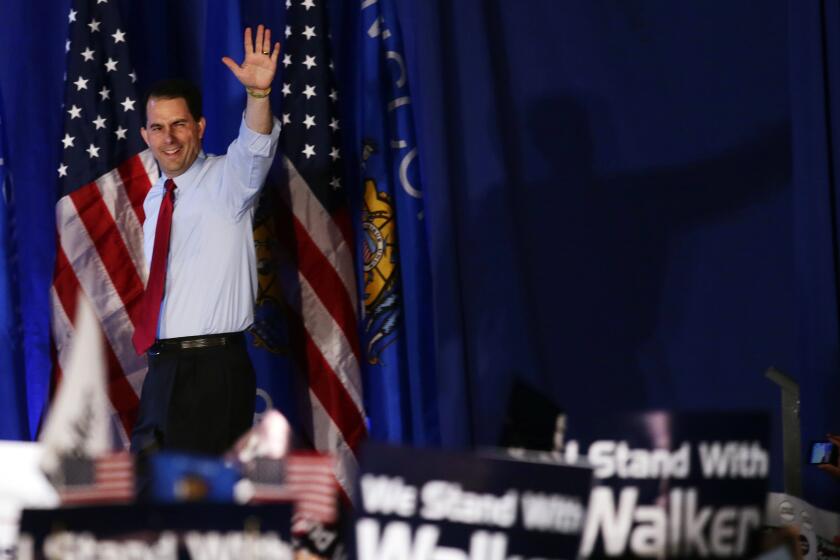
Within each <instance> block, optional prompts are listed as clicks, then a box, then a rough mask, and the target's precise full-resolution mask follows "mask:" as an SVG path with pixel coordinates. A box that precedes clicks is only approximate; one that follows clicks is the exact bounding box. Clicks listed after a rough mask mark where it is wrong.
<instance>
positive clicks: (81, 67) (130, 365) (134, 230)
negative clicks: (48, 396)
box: [51, 0, 158, 445]
mask: <svg viewBox="0 0 840 560" xmlns="http://www.w3.org/2000/svg"><path fill="white" fill-rule="evenodd" d="M67 20H68V24H69V34H68V39H67V43H66V52H67V74H66V81H65V87H66V90H65V99H64V107H63V112H64V137H63V138H62V140H61V142H62V150H63V151H62V159H61V164H60V165H59V167H58V169H57V177H58V179H59V181H60V186H61V195H62V196H61V198H60V200H59V201H58V204H57V205H56V228H57V248H56V262H55V273H54V277H53V285H52V290H51V299H52V309H53V317H52V333H53V341H54V344H55V348H54V350H55V359H54V371H53V380H52V385H53V387H55V386H56V385H57V383H58V382H59V381H60V379H61V371H62V367H63V366H65V364H66V360H67V357H68V349H69V344H68V342H69V340H70V339H71V338H72V336H73V333H74V325H73V320H74V317H75V315H76V313H75V310H76V305H77V297H78V296H77V294H78V293H79V291H80V290H81V291H82V292H83V293H84V294H85V295H86V296H87V298H88V299H89V300H90V301H91V303H92V304H93V307H94V310H95V312H96V315H97V317H98V319H99V322H100V326H101V329H102V332H103V333H104V335H105V349H106V356H107V363H108V395H109V400H110V403H111V406H112V409H113V410H112V412H113V417H114V420H115V422H114V424H115V426H116V427H117V431H118V433H120V435H121V436H122V439H123V444H124V445H127V444H128V437H129V435H130V434H131V428H132V425H133V422H134V419H135V416H136V411H137V406H138V402H139V399H138V395H139V393H140V388H141V387H142V383H143V377H144V376H145V373H146V362H145V359H144V358H143V357H139V356H137V355H136V353H135V352H134V349H133V347H132V344H131V335H132V333H133V332H134V326H135V324H136V323H137V321H138V319H139V317H138V312H139V311H140V306H139V303H140V301H141V299H142V294H143V289H144V284H145V278H146V270H145V264H144V260H143V233H142V223H143V220H144V214H143V200H144V198H145V196H146V193H147V192H148V190H149V188H150V187H151V184H152V183H153V182H154V181H155V180H156V178H157V176H158V171H157V166H156V164H155V162H154V159H153V157H152V155H151V154H150V153H149V152H148V150H145V151H144V147H145V146H143V144H142V142H141V139H140V134H139V129H140V123H141V112H142V111H141V109H142V108H141V107H140V104H141V103H142V100H141V99H140V98H139V97H138V95H137V92H136V88H135V83H136V81H137V76H136V75H135V73H134V70H133V69H132V66H131V61H130V60H129V56H128V55H129V49H128V41H129V40H130V39H131V38H130V37H128V35H127V33H126V32H125V27H124V26H122V25H121V24H120V16H119V11H118V6H117V4H116V2H114V0H74V1H73V3H72V8H71V9H70V11H69V13H68V15H67Z"/></svg>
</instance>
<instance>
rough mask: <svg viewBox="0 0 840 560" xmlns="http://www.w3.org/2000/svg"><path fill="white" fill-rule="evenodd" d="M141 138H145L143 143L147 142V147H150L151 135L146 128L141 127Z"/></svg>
mask: <svg viewBox="0 0 840 560" xmlns="http://www.w3.org/2000/svg"><path fill="white" fill-rule="evenodd" d="M140 136H142V137H143V142H145V143H146V145H147V146H148V145H149V133H148V132H146V127H145V126H141V127H140Z"/></svg>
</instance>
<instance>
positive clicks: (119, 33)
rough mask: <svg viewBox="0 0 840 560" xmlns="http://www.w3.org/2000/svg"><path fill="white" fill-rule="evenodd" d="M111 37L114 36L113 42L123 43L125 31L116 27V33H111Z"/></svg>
mask: <svg viewBox="0 0 840 560" xmlns="http://www.w3.org/2000/svg"><path fill="white" fill-rule="evenodd" d="M111 37H113V38H114V44H116V43H125V32H124V31H120V30H119V29H117V31H116V33H112V34H111Z"/></svg>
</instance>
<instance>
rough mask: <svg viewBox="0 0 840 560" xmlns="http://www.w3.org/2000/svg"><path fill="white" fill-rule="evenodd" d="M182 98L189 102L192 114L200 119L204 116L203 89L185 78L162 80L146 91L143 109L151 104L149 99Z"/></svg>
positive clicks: (188, 105)
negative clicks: (202, 106) (202, 107)
mask: <svg viewBox="0 0 840 560" xmlns="http://www.w3.org/2000/svg"><path fill="white" fill-rule="evenodd" d="M178 98H181V99H183V100H184V101H186V103H187V108H188V109H189V110H190V114H191V115H192V116H193V118H194V119H195V120H196V121H198V120H199V119H201V117H203V116H204V113H203V112H202V110H201V90H200V89H198V86H196V85H195V84H194V83H192V82H191V81H189V80H185V79H183V78H170V79H168V80H161V81H159V82H157V83H155V84H154V85H152V87H150V88H149V90H148V91H147V92H146V97H145V98H144V99H143V111H144V112H145V111H146V106H147V105H148V104H149V99H178Z"/></svg>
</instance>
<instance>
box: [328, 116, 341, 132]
mask: <svg viewBox="0 0 840 560" xmlns="http://www.w3.org/2000/svg"><path fill="white" fill-rule="evenodd" d="M330 128H331V129H333V132H335V131H337V130H338V129H339V128H340V127H339V126H338V119H330Z"/></svg>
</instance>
